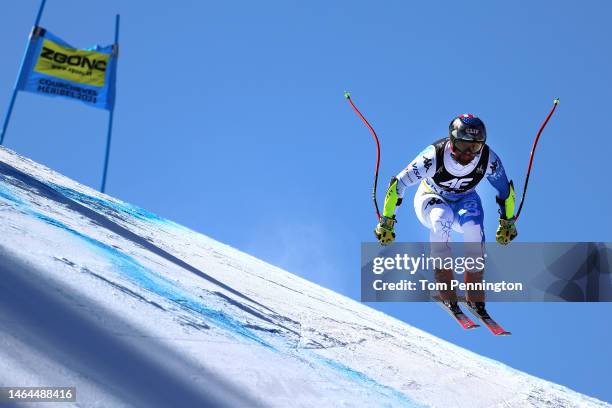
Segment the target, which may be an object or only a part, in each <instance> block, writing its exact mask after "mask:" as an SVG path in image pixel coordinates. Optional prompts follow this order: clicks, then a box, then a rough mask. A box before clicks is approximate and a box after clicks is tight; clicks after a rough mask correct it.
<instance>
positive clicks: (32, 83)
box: [17, 27, 117, 111]
mask: <svg viewBox="0 0 612 408" xmlns="http://www.w3.org/2000/svg"><path fill="white" fill-rule="evenodd" d="M116 67H117V47H115V46H112V45H109V46H106V47H100V46H95V47H92V48H87V49H82V50H80V49H76V48H73V47H71V46H70V45H68V44H67V43H66V42H64V41H63V40H61V39H60V38H58V37H56V36H54V35H53V34H51V33H50V32H49V31H47V30H45V29H44V28H41V27H34V30H33V31H32V37H31V39H30V44H29V45H28V49H27V51H26V56H25V60H24V64H23V68H22V70H21V73H20V74H19V81H18V83H17V89H19V90H22V91H28V92H34V93H38V94H42V95H47V96H60V97H64V98H68V99H75V100H78V101H81V102H84V103H85V104H87V105H90V106H93V107H96V108H101V109H107V110H111V111H112V110H113V106H114V104H115V78H116Z"/></svg>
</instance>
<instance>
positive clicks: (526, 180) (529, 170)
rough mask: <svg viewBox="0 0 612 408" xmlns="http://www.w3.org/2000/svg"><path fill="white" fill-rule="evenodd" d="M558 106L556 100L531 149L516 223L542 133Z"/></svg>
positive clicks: (557, 99)
mask: <svg viewBox="0 0 612 408" xmlns="http://www.w3.org/2000/svg"><path fill="white" fill-rule="evenodd" d="M557 105H559V98H556V99H555V100H554V101H553V107H552V109H551V110H550V112H549V113H548V116H546V119H545V120H544V123H542V126H540V130H539V131H538V134H537V135H536V137H535V139H534V141H533V146H532V148H531V154H530V156H529V166H528V167H527V175H526V176H525V184H524V185H523V196H522V197H521V203H520V205H519V208H518V211H517V212H516V215H515V216H514V221H516V220H518V217H519V215H520V214H521V210H522V209H523V204H524V203H525V194H526V193H527V185H528V184H529V175H530V174H531V166H532V164H533V156H534V154H535V149H536V146H537V145H538V140H540V135H541V134H542V131H543V130H544V128H545V127H546V124H547V123H548V120H549V119H550V117H551V116H552V114H553V113H554V112H555V109H557Z"/></svg>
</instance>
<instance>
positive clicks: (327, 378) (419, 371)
mask: <svg viewBox="0 0 612 408" xmlns="http://www.w3.org/2000/svg"><path fill="white" fill-rule="evenodd" d="M0 274H1V275H0V277H1V279H0V386H21V387H23V386H76V389H77V403H76V404H73V405H74V406H82V407H123V406H126V407H127V406H136V407H205V406H231V407H256V406H276V407H379V406H381V407H387V406H388V407H420V406H436V407H445V408H448V407H528V406H538V407H541V406H544V407H577V406H579V407H603V406H608V407H609V406H611V405H609V404H607V403H604V402H601V401H598V400H596V399H593V398H590V397H587V396H584V395H582V394H579V393H576V392H574V391H572V390H569V389H568V388H565V387H562V386H559V385H556V384H553V383H550V382H548V381H544V380H541V379H538V378H535V377H533V376H530V375H527V374H525V373H522V372H520V371H517V370H514V369H511V368H509V367H507V366H505V365H503V364H501V363H498V362H495V361H492V360H490V359H487V358H484V357H481V356H478V355H476V354H474V353H472V352H470V351H467V350H464V349H462V348H459V347H457V346H455V345H453V344H450V343H448V342H445V341H443V340H441V339H438V338H436V337H434V336H432V335H430V334H428V333H425V332H423V331H421V330H418V329H416V328H414V327H411V326H409V325H407V324H405V323H403V322H400V321H398V320H395V319H393V318H391V317H389V316H386V315H384V314H382V313H380V312H377V311H375V310H373V309H371V308H369V307H367V306H364V305H362V304H360V303H358V302H356V301H354V300H351V299H348V298H346V297H344V296H341V295H339V294H337V293H334V292H332V291H330V290H327V289H324V288H322V287H320V286H317V285H315V284H313V283H310V282H308V281H306V280H304V279H301V278H299V277H297V276H295V275H292V274H290V273H288V272H286V271H284V270H281V269H279V268H277V267H274V266H272V265H269V264H267V263H265V262H263V261H260V260H258V259H256V258H254V257H252V256H249V255H247V254H244V253H242V252H240V251H237V250H235V249H233V248H231V247H229V246H226V245H224V244H222V243H219V242H217V241H214V240H212V239H210V238H208V237H206V236H204V235H201V234H198V233H196V232H193V231H191V230H189V229H187V228H184V227H182V226H180V225H177V224H175V223H172V222H170V221H168V220H165V219H162V218H159V217H157V216H155V215H154V214H151V213H148V212H147V211H145V210H142V209H140V208H137V207H134V206H132V205H130V204H127V203H124V202H122V201H119V200H116V199H114V198H112V197H109V196H106V195H104V194H100V193H98V192H97V191H95V190H92V189H90V188H88V187H85V186H83V185H80V184H78V183H76V182H74V181H72V180H70V179H68V178H66V177H64V176H62V175H60V174H57V173H55V172H53V171H51V170H50V169H48V168H45V167H44V166H42V165H39V164H37V163H35V162H32V161H31V160H28V159H26V158H24V157H21V156H18V155H17V154H15V153H14V152H12V151H10V150H8V149H4V148H0ZM44 405H45V407H46V406H49V407H51V406H66V405H67V404H65V403H64V404H59V403H57V404H56V403H45V404H44ZM24 406H27V404H24ZM31 406H36V407H39V406H40V404H31Z"/></svg>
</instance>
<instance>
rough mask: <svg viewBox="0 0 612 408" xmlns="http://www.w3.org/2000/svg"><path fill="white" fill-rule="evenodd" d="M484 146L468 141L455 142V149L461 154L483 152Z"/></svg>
mask: <svg viewBox="0 0 612 408" xmlns="http://www.w3.org/2000/svg"><path fill="white" fill-rule="evenodd" d="M482 146H484V143H483V142H470V141H467V140H461V139H457V140H455V144H454V146H453V147H454V148H455V149H457V151H458V152H459V153H472V154H476V153H478V152H480V151H481V150H482Z"/></svg>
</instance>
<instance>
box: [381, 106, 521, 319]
mask: <svg viewBox="0 0 612 408" xmlns="http://www.w3.org/2000/svg"><path fill="white" fill-rule="evenodd" d="M486 140H487V131H486V128H485V125H484V123H483V122H482V120H480V119H479V118H478V117H476V116H474V115H472V114H463V115H459V116H457V117H455V118H454V119H453V120H452V121H451V122H450V125H449V128H448V137H445V138H443V139H440V140H438V141H436V142H434V143H432V144H431V145H429V146H427V148H425V150H423V151H422V152H421V153H420V154H419V155H418V156H417V157H416V158H415V159H414V160H413V161H412V162H410V164H409V165H408V166H407V167H406V168H405V169H404V170H402V171H401V172H400V173H399V174H398V175H397V176H395V177H393V178H392V179H391V183H390V184H389V188H388V189H387V193H386V195H385V203H384V208H383V213H382V216H381V217H380V221H379V223H378V225H377V226H376V229H375V230H374V234H375V235H376V237H377V239H378V241H379V242H380V243H381V244H382V245H388V244H390V243H391V242H393V240H394V239H395V231H394V227H395V223H396V218H395V212H396V210H397V207H398V206H399V205H400V204H401V203H402V199H403V197H404V194H405V191H406V188H407V187H410V186H413V185H415V184H419V187H418V189H417V192H416V194H415V196H414V209H415V212H416V215H417V217H418V219H419V221H420V222H421V223H422V224H423V225H424V226H425V227H427V228H428V229H429V240H430V242H431V243H432V248H431V251H432V253H431V255H433V256H439V257H442V258H445V257H447V256H451V254H450V248H449V246H448V245H446V244H447V243H449V242H450V240H451V231H452V230H455V231H457V232H460V233H463V235H464V241H465V242H466V243H474V244H472V245H468V246H467V247H466V254H465V255H466V256H472V257H478V256H483V254H484V242H485V233H484V226H483V220H484V211H483V208H482V203H481V201H480V197H479V195H478V193H477V192H476V190H475V188H476V186H477V185H478V183H480V181H481V180H482V179H483V178H485V177H486V178H487V180H489V182H490V183H491V184H492V185H493V187H494V188H495V189H496V190H497V197H496V201H497V203H498V205H499V215H500V217H499V227H498V228H497V232H496V235H495V238H496V240H497V242H498V243H500V244H502V245H506V244H508V243H509V242H510V241H512V240H513V239H514V238H515V237H516V236H517V231H516V226H515V225H514V207H515V192H514V186H513V184H512V181H510V182H509V181H508V178H507V176H506V172H505V171H504V167H503V165H502V163H501V160H500V159H499V157H498V156H497V155H496V154H495V153H494V152H493V150H492V149H491V148H490V147H489V146H488V145H487V144H486ZM467 251H471V253H469V254H468V253H467ZM482 277H483V271H482V270H480V271H478V270H474V271H467V272H466V273H465V276H464V279H465V281H466V282H480V281H482ZM435 278H436V281H437V282H445V283H446V284H447V285H448V286H447V287H450V282H451V280H452V279H453V271H452V270H451V269H437V270H436V271H435ZM440 295H441V297H442V300H443V301H444V303H445V304H446V305H447V306H448V307H449V308H450V309H451V310H453V309H455V310H456V309H458V306H457V295H456V293H455V291H454V290H447V291H441V293H440ZM466 295H467V301H468V303H469V306H470V307H472V308H474V309H476V310H478V312H479V313H480V314H484V315H487V313H486V310H485V302H484V300H485V299H484V292H482V291H467V293H466Z"/></svg>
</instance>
